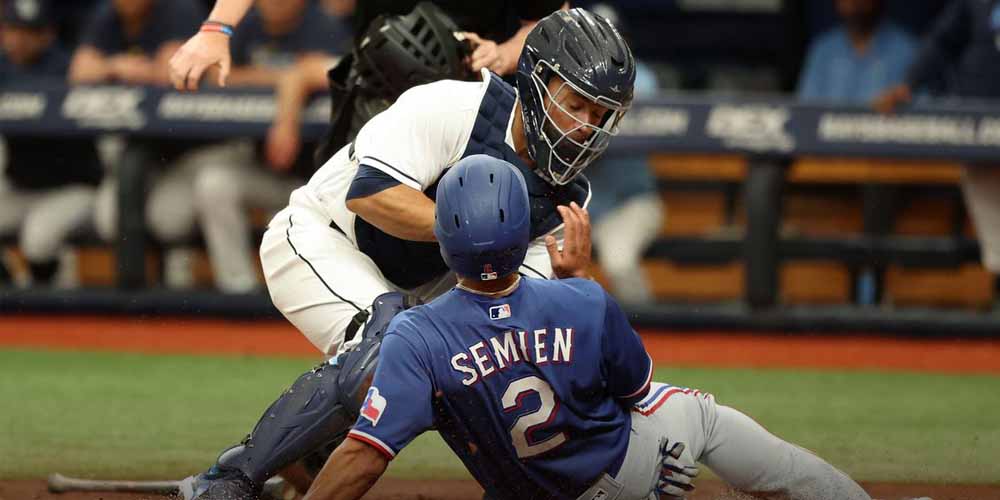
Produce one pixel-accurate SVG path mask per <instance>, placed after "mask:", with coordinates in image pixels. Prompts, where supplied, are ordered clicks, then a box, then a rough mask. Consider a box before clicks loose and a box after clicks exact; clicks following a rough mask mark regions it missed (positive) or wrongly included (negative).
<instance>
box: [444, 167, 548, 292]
mask: <svg viewBox="0 0 1000 500" xmlns="http://www.w3.org/2000/svg"><path fill="white" fill-rule="evenodd" d="M436 204H437V205H436V206H435V210H434V212H435V221H434V236H435V237H437V240H438V243H439V244H440V245H441V257H442V258H443V259H444V262H445V263H446V264H448V267H449V268H451V270H452V271H455V273H457V274H459V275H461V276H465V277H469V278H478V279H480V280H493V279H498V278H503V277H504V276H507V275H509V274H511V273H514V272H516V271H517V270H518V268H520V267H521V263H522V262H524V256H525V254H526V253H527V252H528V243H529V242H530V240H531V206H530V205H529V202H528V187H527V185H526V184H525V182H524V177H523V176H521V172H520V171H518V170H517V169H516V168H514V166H513V165H511V164H509V163H507V162H506V161H503V160H500V159H498V158H493V157H492V156H486V155H473V156H468V157H466V158H463V159H462V160H461V161H459V162H458V163H456V164H455V166H454V167H452V168H451V169H450V170H449V171H448V172H447V173H445V175H444V176H443V177H441V182H440V183H439V184H438V187H437V199H436Z"/></svg>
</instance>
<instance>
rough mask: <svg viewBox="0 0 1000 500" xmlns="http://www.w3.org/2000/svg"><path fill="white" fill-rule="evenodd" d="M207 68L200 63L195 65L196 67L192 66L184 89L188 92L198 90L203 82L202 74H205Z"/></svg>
mask: <svg viewBox="0 0 1000 500" xmlns="http://www.w3.org/2000/svg"><path fill="white" fill-rule="evenodd" d="M206 67H207V66H205V65H204V64H200V63H195V64H194V66H191V70H190V71H188V74H187V78H185V82H184V83H185V85H184V87H185V88H186V89H187V90H198V82H199V81H201V74H202V73H204V72H205V68H206Z"/></svg>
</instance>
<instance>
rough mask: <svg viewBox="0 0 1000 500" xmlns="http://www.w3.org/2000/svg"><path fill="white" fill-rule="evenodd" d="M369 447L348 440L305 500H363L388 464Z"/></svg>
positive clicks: (341, 445)
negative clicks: (362, 497)
mask: <svg viewBox="0 0 1000 500" xmlns="http://www.w3.org/2000/svg"><path fill="white" fill-rule="evenodd" d="M377 454H378V452H377V451H374V450H373V449H371V448H370V447H369V445H367V444H364V443H360V442H358V441H356V440H354V439H350V438H348V439H346V440H344V442H343V443H341V444H340V446H338V447H337V449H336V450H334V451H333V454H332V455H330V458H329V459H328V460H327V461H326V464H325V465H324V466H323V469H322V470H320V472H319V474H318V475H317V476H316V480H315V481H313V484H312V486H311V487H310V488H309V491H308V492H307V493H306V495H305V497H303V499H302V500H355V499H358V498H361V496H362V495H364V494H365V493H366V492H367V491H368V490H370V489H371V487H372V486H374V485H375V482H376V481H378V478H379V477H381V476H382V473H384V472H385V468H386V465H388V460H386V459H385V458H382V457H381V456H380V455H377Z"/></svg>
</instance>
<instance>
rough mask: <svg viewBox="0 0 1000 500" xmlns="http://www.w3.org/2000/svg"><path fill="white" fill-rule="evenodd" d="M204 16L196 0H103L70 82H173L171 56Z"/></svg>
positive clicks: (75, 59)
mask: <svg viewBox="0 0 1000 500" xmlns="http://www.w3.org/2000/svg"><path fill="white" fill-rule="evenodd" d="M200 15H203V11H202V10H201V7H200V5H199V4H197V3H195V2H194V1H193V0H104V1H103V2H101V3H100V4H98V6H97V7H96V8H95V10H94V13H93V15H92V16H91V18H90V20H89V22H88V23H87V25H86V27H85V28H84V29H83V35H82V36H81V38H80V45H79V46H78V47H77V49H76V51H75V52H74V54H73V60H72V63H71V65H70V70H69V78H68V79H69V82H70V83H72V84H92V83H106V82H118V83H127V84H133V85H165V84H167V83H169V81H170V80H169V77H170V75H169V69H168V64H167V63H168V61H169V58H170V55H171V54H173V53H174V52H175V51H176V50H177V48H178V47H180V44H181V42H182V41H183V40H184V37H185V36H187V34H188V33H190V31H191V27H190V24H189V23H190V22H191V19H197V18H198V16H200Z"/></svg>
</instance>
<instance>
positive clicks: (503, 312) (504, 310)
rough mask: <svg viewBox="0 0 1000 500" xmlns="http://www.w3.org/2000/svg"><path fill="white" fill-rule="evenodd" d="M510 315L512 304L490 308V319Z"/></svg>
mask: <svg viewBox="0 0 1000 500" xmlns="http://www.w3.org/2000/svg"><path fill="white" fill-rule="evenodd" d="M509 317H510V304H503V305H499V306H493V307H491V308H490V319H504V318H509Z"/></svg>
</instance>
